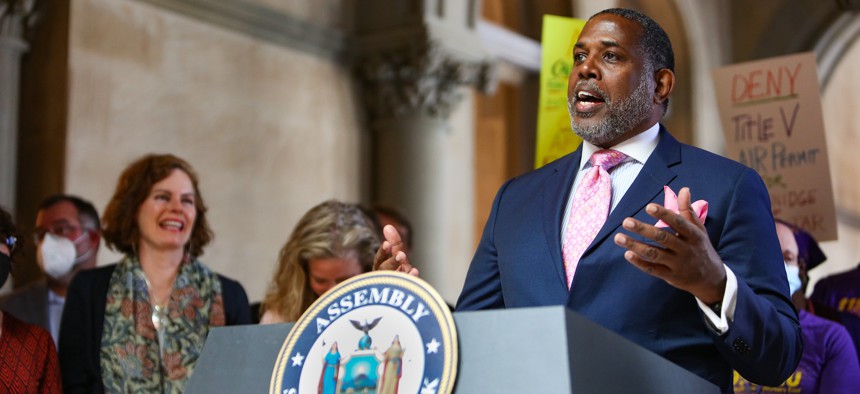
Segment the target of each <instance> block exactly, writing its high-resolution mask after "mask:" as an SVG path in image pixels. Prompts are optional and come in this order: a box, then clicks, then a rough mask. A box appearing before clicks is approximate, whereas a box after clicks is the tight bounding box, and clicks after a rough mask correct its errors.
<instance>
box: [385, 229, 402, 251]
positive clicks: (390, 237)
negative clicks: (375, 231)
mask: <svg viewBox="0 0 860 394" xmlns="http://www.w3.org/2000/svg"><path fill="white" fill-rule="evenodd" d="M382 235H383V237H385V241H387V242H388V243H389V244H391V248H392V253H397V252H398V251H400V250H402V249H403V240H402V239H401V238H400V233H399V232H397V229H396V228H394V226H392V225H390V224H386V225H385V227H383V228H382Z"/></svg>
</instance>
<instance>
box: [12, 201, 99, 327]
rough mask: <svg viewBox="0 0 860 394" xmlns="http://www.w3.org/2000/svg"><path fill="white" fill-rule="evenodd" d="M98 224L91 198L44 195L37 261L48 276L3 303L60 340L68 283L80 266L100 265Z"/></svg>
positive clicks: (38, 225) (38, 220) (37, 230)
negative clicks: (98, 259)
mask: <svg viewBox="0 0 860 394" xmlns="http://www.w3.org/2000/svg"><path fill="white" fill-rule="evenodd" d="M99 229H100V222H99V216H98V212H97V211H96V209H95V207H94V206H93V204H91V203H90V202H88V201H86V200H84V199H82V198H80V197H77V196H72V195H65V194H58V195H53V196H50V197H48V198H46V199H45V200H43V201H42V203H41V204H40V205H39V211H38V213H37V214H36V226H35V237H34V238H35V242H36V261H37V262H38V263H39V267H40V268H41V269H42V271H43V272H44V273H45V280H40V281H37V282H35V283H32V284H29V285H27V286H25V287H22V288H20V289H17V290H16V291H14V292H13V293H11V294H9V295H7V296H5V297H2V298H0V308H3V309H4V310H6V311H7V312H9V313H11V314H13V315H15V316H16V317H18V318H19V319H21V320H23V321H26V322H28V323H31V324H35V325H37V326H41V327H43V328H45V329H46V330H48V331H49V332H50V333H51V336H52V337H53V338H54V342H55V343H56V341H57V340H58V338H59V334H60V318H61V317H62V315H63V305H64V304H65V298H66V291H67V290H68V287H69V283H71V281H72V278H73V277H74V276H75V274H77V273H78V272H79V271H81V270H84V269H90V268H94V267H95V266H96V255H97V254H98V248H99V243H100V241H101V232H100V230H99Z"/></svg>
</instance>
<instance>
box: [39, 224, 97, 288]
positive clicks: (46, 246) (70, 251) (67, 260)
mask: <svg viewBox="0 0 860 394" xmlns="http://www.w3.org/2000/svg"><path fill="white" fill-rule="evenodd" d="M86 236H87V232H86V231H84V232H82V233H81V236H80V237H78V239H76V240H74V241H72V240H70V239H68V238H65V237H60V236H57V235H54V234H51V233H46V234H45V237H44V238H42V242H41V243H40V244H39V247H38V248H37V251H36V261H38V262H39V265H40V266H42V269H43V270H45V273H46V274H48V276H50V277H52V278H54V279H59V278H60V277H62V276H63V275H65V274H68V273H69V272H70V271H71V270H72V267H74V266H75V265H76V264H78V263H81V262H83V261H84V260H86V259H87V258H89V257H90V254H92V250H90V251H88V252H87V253H84V254H83V255H81V256H80V257H77V253H78V252H77V250H76V248H75V244H77V243H78V242H80V241H81V240H84V239H86ZM75 257H77V258H75Z"/></svg>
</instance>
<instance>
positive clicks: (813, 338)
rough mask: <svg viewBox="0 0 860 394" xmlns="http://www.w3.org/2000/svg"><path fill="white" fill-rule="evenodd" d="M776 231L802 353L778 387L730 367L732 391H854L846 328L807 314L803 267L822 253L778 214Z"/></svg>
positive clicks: (856, 372)
mask: <svg viewBox="0 0 860 394" xmlns="http://www.w3.org/2000/svg"><path fill="white" fill-rule="evenodd" d="M776 234H777V236H778V237H779V245H780V246H781V247H782V256H783V259H784V260H785V273H786V276H787V278H788V287H789V292H790V294H791V295H792V296H791V299H792V301H793V302H794V306H795V308H797V310H798V316H799V318H800V328H801V331H802V332H803V344H804V346H803V355H802V356H801V358H800V364H798V366H797V370H795V371H794V373H793V374H792V375H791V376H790V377H789V378H788V379H786V381H785V382H783V383H782V385H780V386H778V387H764V386H757V385H755V384H752V383H750V382H748V381H746V380H745V379H744V378H742V377H740V376H739V375H738V374H737V372H735V380H734V391H735V393H736V394H745V393H750V394H751V393H762V392H767V393H799V394H806V393H827V394H831V393H834V394H839V393H846V394H847V393H856V392H857V387H860V366H858V362H857V354H856V351H855V349H854V345H853V343H852V341H851V337H850V336H849V335H848V331H847V330H846V329H845V327H843V326H842V325H840V324H838V323H835V322H832V321H830V320H827V319H824V318H821V317H818V316H815V315H813V314H812V313H811V305H810V303H809V302H808V301H807V299H806V285H807V283H808V281H809V277H808V276H807V271H808V270H810V269H812V268H815V267H816V266H818V265H819V264H821V263H823V262H824V261H825V260H826V259H827V256H825V255H824V253H823V252H822V251H821V249H820V248H819V247H818V243H817V242H815V240H814V239H813V238H812V236H811V235H809V233H807V232H806V231H804V230H802V229H800V228H797V227H795V226H793V225H791V224H788V223H785V222H782V221H781V220H778V219H777V221H776Z"/></svg>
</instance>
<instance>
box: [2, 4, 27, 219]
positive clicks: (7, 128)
mask: <svg viewBox="0 0 860 394" xmlns="http://www.w3.org/2000/svg"><path fill="white" fill-rule="evenodd" d="M34 3H35V0H0V206H3V207H4V208H6V209H7V210H9V211H14V210H15V173H16V171H17V163H18V155H17V151H18V87H19V81H20V80H19V76H20V70H21V56H22V55H23V54H24V52H26V51H27V49H28V46H27V42H26V41H24V29H25V24H26V22H27V19H28V17H29V15H30V13H31V12H32V10H33V5H34Z"/></svg>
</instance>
